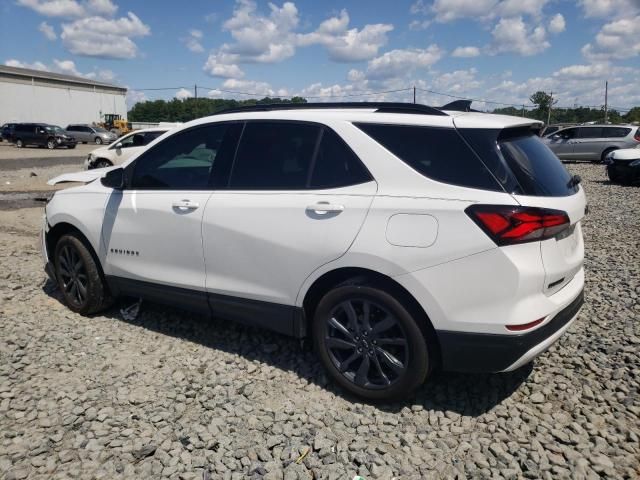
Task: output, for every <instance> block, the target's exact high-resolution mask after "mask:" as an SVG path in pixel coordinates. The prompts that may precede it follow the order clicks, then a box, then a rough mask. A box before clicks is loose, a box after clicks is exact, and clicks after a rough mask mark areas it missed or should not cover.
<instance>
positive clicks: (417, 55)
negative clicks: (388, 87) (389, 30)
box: [367, 45, 444, 79]
mask: <svg viewBox="0 0 640 480" xmlns="http://www.w3.org/2000/svg"><path fill="white" fill-rule="evenodd" d="M443 55H444V51H443V50H442V49H441V48H440V47H438V46H437V45H429V46H428V47H427V48H425V49H412V50H409V49H407V50H391V51H389V52H385V53H384V54H382V55H380V56H379V57H376V58H374V59H372V60H370V61H369V63H368V65H367V78H369V79H384V78H391V77H398V76H402V75H405V74H406V73H408V72H411V71H413V70H415V69H417V68H426V67H430V66H431V65H433V64H434V63H436V62H437V61H438V60H440V59H441V58H442V57H443Z"/></svg>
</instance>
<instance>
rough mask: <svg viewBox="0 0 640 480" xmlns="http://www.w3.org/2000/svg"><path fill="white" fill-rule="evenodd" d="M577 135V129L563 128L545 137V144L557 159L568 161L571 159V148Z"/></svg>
mask: <svg viewBox="0 0 640 480" xmlns="http://www.w3.org/2000/svg"><path fill="white" fill-rule="evenodd" d="M577 135H578V129H577V128H565V129H564V130H559V131H557V132H556V133H554V134H553V135H551V136H550V137H547V138H548V140H547V142H546V143H547V145H548V146H549V148H550V149H551V150H552V151H553V153H555V154H556V155H557V157H558V158H559V159H561V160H570V159H572V158H573V147H574V143H575V138H576V137H577Z"/></svg>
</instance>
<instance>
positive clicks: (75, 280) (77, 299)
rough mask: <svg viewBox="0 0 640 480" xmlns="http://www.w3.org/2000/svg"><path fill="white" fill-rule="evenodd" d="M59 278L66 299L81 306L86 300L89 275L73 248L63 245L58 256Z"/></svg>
mask: <svg viewBox="0 0 640 480" xmlns="http://www.w3.org/2000/svg"><path fill="white" fill-rule="evenodd" d="M58 262H59V268H60V279H61V280H62V288H63V290H64V294H65V296H66V297H67V299H68V300H69V301H70V302H72V303H73V304H74V305H75V306H77V307H81V306H82V305H84V303H85V302H86V300H87V289H88V285H89V277H88V276H87V270H86V267H85V265H84V262H83V261H82V258H81V257H80V255H79V254H78V252H77V251H76V249H75V248H73V247H72V246H71V245H65V246H64V247H63V248H62V249H61V250H60V254H59V257H58Z"/></svg>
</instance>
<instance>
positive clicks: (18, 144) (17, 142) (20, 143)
mask: <svg viewBox="0 0 640 480" xmlns="http://www.w3.org/2000/svg"><path fill="white" fill-rule="evenodd" d="M22 147H24V143H22V140H20V139H17V140H16V148H22Z"/></svg>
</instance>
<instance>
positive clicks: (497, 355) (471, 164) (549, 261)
mask: <svg viewBox="0 0 640 480" xmlns="http://www.w3.org/2000/svg"><path fill="white" fill-rule="evenodd" d="M539 126H540V125H539V124H538V123H536V122H532V121H531V120H528V119H525V118H518V117H507V116H498V115H490V114H482V113H474V112H459V111H451V110H447V109H444V110H443V109H436V108H433V107H427V106H423V105H413V104H392V103H361V104H316V105H313V104H303V105H275V106H258V107H252V108H246V109H238V110H235V111H231V112H224V113H223V114H218V115H215V116H211V117H207V118H201V119H198V120H195V121H193V122H190V123H188V124H185V125H183V126H182V127H181V128H180V129H178V130H175V131H173V132H171V133H168V134H167V135H165V136H163V137H161V138H159V139H157V140H156V141H154V142H153V143H152V144H151V145H150V146H149V148H147V149H146V150H145V151H144V152H143V153H142V154H140V155H139V156H137V157H135V158H132V159H131V160H130V161H129V162H128V163H126V164H125V165H124V166H123V167H122V168H112V169H110V170H100V171H99V170H92V171H88V172H81V173H78V174H69V175H63V176H61V177H58V178H57V179H54V180H53V181H52V183H57V182H62V181H71V180H73V181H85V182H87V183H86V184H85V185H83V186H78V187H75V188H69V189H66V190H61V191H58V192H56V194H55V196H53V198H52V199H51V201H50V202H49V203H48V205H47V206H46V211H45V218H44V229H43V231H44V235H43V254H44V259H45V262H46V265H47V272H48V273H49V275H50V276H51V278H52V279H53V280H54V281H55V282H57V284H58V286H59V287H60V289H61V291H62V292H63V295H64V299H65V301H66V303H67V304H68V306H69V308H70V309H72V310H73V311H75V312H79V313H81V314H92V313H94V312H98V311H100V310H102V309H104V308H106V307H107V306H108V305H109V304H110V302H111V300H112V299H113V298H115V297H117V296H119V295H128V296H135V297H143V298H147V299H150V300H152V301H157V302H166V303H170V304H173V305H179V306H182V307H185V308H189V309H192V310H196V311H201V312H204V313H206V314H209V315H213V316H216V317H222V318H225V319H230V320H237V321H240V322H244V323H249V324H253V325H259V326H262V327H265V328H270V329H272V330H275V331H277V332H280V333H283V334H286V335H291V336H294V337H297V338H304V337H310V338H311V339H312V340H313V342H314V346H315V349H316V350H317V353H318V355H319V357H320V359H321V361H322V363H323V364H324V366H325V367H326V369H327V370H328V372H329V373H330V375H331V376H332V377H333V378H334V379H335V381H336V382H337V383H339V384H340V385H341V386H342V387H344V388H345V389H347V390H348V391H350V392H352V393H355V394H357V395H359V396H362V397H365V398H367V399H369V400H389V399H395V398H400V397H403V396H405V395H407V394H408V393H409V392H410V391H412V390H413V389H414V388H416V387H417V386H418V385H420V384H421V383H423V382H424V380H425V378H426V377H427V375H428V374H429V372H430V371H431V370H432V369H433V368H434V367H440V368H442V369H444V370H453V371H474V372H479V371H483V372H502V371H510V370H514V369H516V368H518V367H520V366H521V365H524V364H526V363H528V362H530V361H531V360H532V359H533V358H534V357H535V356H536V355H538V354H539V353H541V352H543V351H544V350H546V349H547V348H548V347H549V346H550V345H551V344H552V343H553V342H555V341H556V340H557V339H558V337H559V336H560V335H562V333H563V332H564V331H566V330H567V328H569V326H570V325H571V323H572V322H573V321H574V319H575V318H576V316H577V314H578V311H579V310H580V307H581V305H582V302H583V285H584V270H583V267H582V263H583V253H584V250H583V237H582V231H581V225H580V222H581V220H582V218H583V217H584V215H585V208H586V201H585V195H584V191H583V189H582V187H581V186H580V185H579V178H578V177H571V176H570V175H569V174H568V173H567V171H566V170H565V169H564V167H563V166H562V164H561V163H560V161H559V160H558V159H557V157H556V156H555V155H554V154H553V153H552V152H551V151H550V150H549V149H548V148H547V147H546V146H545V145H544V144H543V143H542V142H541V140H540V139H539V138H538V136H537V135H536V130H537V129H538V128H539ZM98 179H99V180H98Z"/></svg>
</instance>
